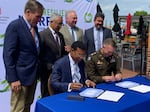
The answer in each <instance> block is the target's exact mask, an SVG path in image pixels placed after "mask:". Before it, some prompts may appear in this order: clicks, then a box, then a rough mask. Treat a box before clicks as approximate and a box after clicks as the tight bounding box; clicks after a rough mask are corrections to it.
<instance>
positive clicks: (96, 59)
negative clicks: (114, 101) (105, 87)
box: [86, 51, 121, 83]
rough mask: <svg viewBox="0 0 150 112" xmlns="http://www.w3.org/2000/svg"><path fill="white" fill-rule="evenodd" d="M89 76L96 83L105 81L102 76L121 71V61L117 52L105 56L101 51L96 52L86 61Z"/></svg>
mask: <svg viewBox="0 0 150 112" xmlns="http://www.w3.org/2000/svg"><path fill="white" fill-rule="evenodd" d="M86 69H87V75H88V78H89V79H91V80H92V81H94V82H95V83H101V82H103V80H102V76H110V75H111V74H112V73H114V74H117V73H121V71H120V61H119V57H118V55H117V54H115V53H114V54H113V55H112V56H109V57H107V58H106V57H104V56H103V55H102V53H101V51H97V52H94V53H92V54H91V55H90V57H89V58H88V60H87V61H86Z"/></svg>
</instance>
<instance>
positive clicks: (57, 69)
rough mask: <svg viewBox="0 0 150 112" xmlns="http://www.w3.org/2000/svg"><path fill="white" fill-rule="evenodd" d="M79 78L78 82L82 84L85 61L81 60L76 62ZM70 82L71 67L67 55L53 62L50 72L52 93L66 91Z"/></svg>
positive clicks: (84, 78) (83, 81)
mask: <svg viewBox="0 0 150 112" xmlns="http://www.w3.org/2000/svg"><path fill="white" fill-rule="evenodd" d="M78 66H79V69H80V74H81V79H80V83H82V84H84V83H85V80H86V77H85V72H84V67H85V63H84V61H83V60H82V61H81V62H79V63H78ZM71 82H72V75H71V67H70V60H69V56H68V55H67V56H64V57H63V58H61V59H59V60H58V61H56V63H55V64H54V68H53V72H52V74H51V86H52V88H53V89H54V93H60V92H66V91H67V90H68V85H69V83H71Z"/></svg>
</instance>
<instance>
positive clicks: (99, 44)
mask: <svg viewBox="0 0 150 112" xmlns="http://www.w3.org/2000/svg"><path fill="white" fill-rule="evenodd" d="M100 48H101V39H100V31H99V30H97V44H96V51H98V50H99V49H100Z"/></svg>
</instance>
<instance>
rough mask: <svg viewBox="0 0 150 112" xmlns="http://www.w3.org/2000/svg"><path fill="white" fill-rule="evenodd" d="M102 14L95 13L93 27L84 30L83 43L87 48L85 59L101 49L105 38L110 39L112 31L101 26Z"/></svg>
mask: <svg viewBox="0 0 150 112" xmlns="http://www.w3.org/2000/svg"><path fill="white" fill-rule="evenodd" d="M104 18H105V16H104V14H103V13H102V12H97V13H96V15H95V17H94V27H91V28H89V29H86V30H85V34H84V42H85V45H86V48H87V57H88V56H89V55H90V54H91V53H93V52H95V51H98V50H99V49H100V48H102V44H103V41H104V40H105V39H106V38H112V31H111V30H110V29H108V28H106V27H104V26H103V23H104Z"/></svg>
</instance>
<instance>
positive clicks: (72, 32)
mask: <svg viewBox="0 0 150 112" xmlns="http://www.w3.org/2000/svg"><path fill="white" fill-rule="evenodd" d="M71 35H72V40H73V41H75V35H74V31H73V28H71Z"/></svg>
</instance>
